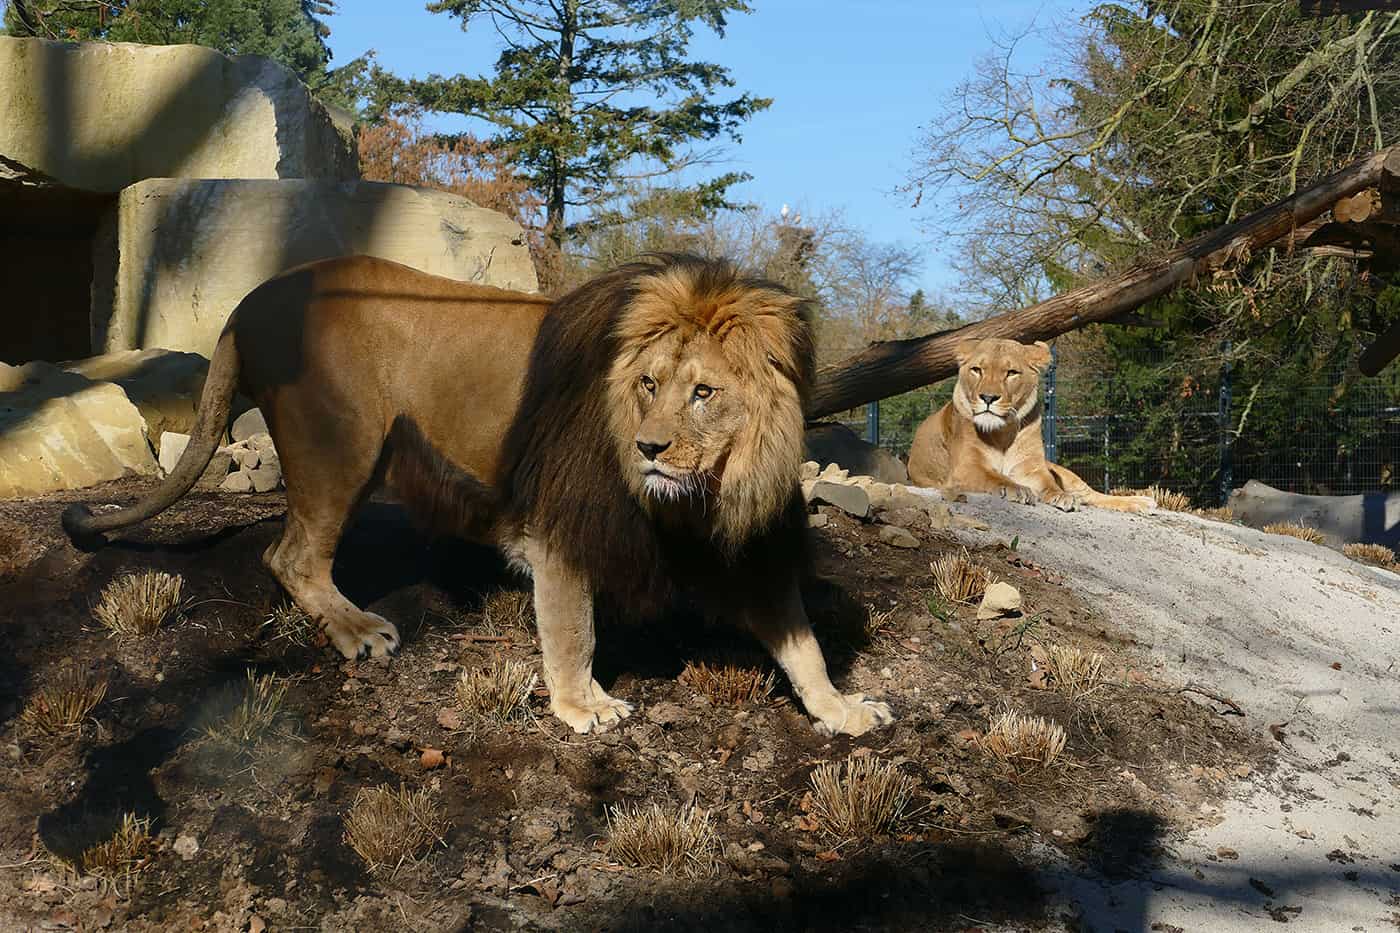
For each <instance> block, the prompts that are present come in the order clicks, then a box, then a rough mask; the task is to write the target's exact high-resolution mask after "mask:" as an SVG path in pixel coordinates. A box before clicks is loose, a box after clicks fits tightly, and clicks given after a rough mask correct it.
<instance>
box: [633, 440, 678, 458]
mask: <svg viewBox="0 0 1400 933" xmlns="http://www.w3.org/2000/svg"><path fill="white" fill-rule="evenodd" d="M670 446H671V442H670V441H667V442H666V443H664V444H653V443H651V442H650V441H637V449H638V450H640V451H641V452H642V456H643V457H646V458H647V459H648V460H655V459H656V455H657V454H659V453H661V452H662V451H663V450H665V449H666V448H667V447H670Z"/></svg>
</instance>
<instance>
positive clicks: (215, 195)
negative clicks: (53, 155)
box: [92, 178, 537, 357]
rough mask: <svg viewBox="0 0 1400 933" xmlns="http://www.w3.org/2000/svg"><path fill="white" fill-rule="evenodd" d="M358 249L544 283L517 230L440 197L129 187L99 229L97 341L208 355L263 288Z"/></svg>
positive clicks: (352, 184)
mask: <svg viewBox="0 0 1400 933" xmlns="http://www.w3.org/2000/svg"><path fill="white" fill-rule="evenodd" d="M356 253H363V254H366V255H370V256H377V257H379V258H382V259H389V260H394V261H396V262H402V263H404V264H405V265H411V266H413V267H415V268H417V269H421V270H423V271H424V272H429V273H432V274H434V275H443V276H447V277H448V278H454V279H458V280H461V281H472V282H481V283H483V284H486V285H495V286H499V287H501V288H512V289H519V290H523V291H534V290H535V289H536V287H537V282H536V278H535V270H534V266H533V264H532V263H531V260H530V251H529V248H528V247H527V246H526V245H525V238H524V235H523V233H522V231H521V229H520V227H519V225H517V224H516V223H515V222H514V221H512V220H510V219H509V218H508V217H506V216H505V215H504V214H499V213H497V212H495V211H492V210H487V209H486V208H482V207H477V206H476V205H475V204H473V203H472V202H470V201H468V200H466V199H465V198H461V197H458V196H456V195H452V194H447V193H445V192H442V191H433V190H429V189H426V188H410V187H407V186H403V185H389V184H381V183H378V182H365V181H349V182H334V181H308V180H281V181H258V180H240V181H226V180H199V179H174V178H152V179H148V180H146V181H142V182H139V183H137V184H134V185H131V186H130V187H128V188H126V189H125V190H123V191H122V193H121V195H120V197H119V199H118V203H117V206H116V208H115V209H114V210H113V211H112V212H111V213H110V214H109V215H108V216H107V218H106V219H105V220H104V221H103V223H102V226H101V229H100V230H99V232H98V235H97V239H96V244H95V248H94V257H95V259H94V265H95V269H94V278H93V290H92V292H93V300H92V308H93V311H92V345H93V347H94V348H96V349H97V350H98V351H100V352H106V353H109V352H112V351H116V350H130V349H136V348H142V347H165V348H168V349H173V350H187V351H193V352H195V353H199V354H202V355H203V356H206V357H208V356H210V355H212V354H213V352H214V344H215V342H216V341H217V340H218V336H219V332H220V331H221V330H222V329H223V326H224V322H225V321H226V320H227V319H228V316H229V313H230V312H232V311H233V309H234V308H235V307H236V306H237V304H238V302H239V301H241V300H242V299H243V297H244V296H245V295H246V294H247V293H248V292H250V291H252V290H253V289H254V288H256V287H257V286H258V285H259V284H261V283H262V282H264V281H266V280H267V279H269V278H271V277H272V276H274V275H276V274H277V273H279V272H282V271H284V270H286V269H289V268H291V267H293V266H297V265H300V264H302V263H306V262H310V261H312V260H316V259H325V258H329V257H333V256H348V255H353V254H356Z"/></svg>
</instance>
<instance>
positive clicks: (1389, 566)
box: [1342, 541, 1397, 570]
mask: <svg viewBox="0 0 1400 933" xmlns="http://www.w3.org/2000/svg"><path fill="white" fill-rule="evenodd" d="M1342 553H1343V554H1345V555H1346V556H1347V557H1350V558H1351V559H1352V560H1359V561H1361V562H1362V563H1363V564H1375V565H1376V566H1377V567H1384V568H1385V569H1386V570H1396V569H1397V567H1396V562H1395V552H1394V551H1392V550H1391V549H1390V548H1388V547H1386V546H1385V545H1384V544H1361V543H1359V542H1355V541H1353V542H1352V543H1351V544H1344V545H1342Z"/></svg>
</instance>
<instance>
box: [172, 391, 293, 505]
mask: <svg viewBox="0 0 1400 933" xmlns="http://www.w3.org/2000/svg"><path fill="white" fill-rule="evenodd" d="M229 434H230V436H231V437H232V438H233V440H232V443H230V444H227V445H225V446H223V447H220V448H219V449H218V450H217V451H216V452H215V454H214V459H213V461H212V462H211V463H210V464H209V467H208V469H206V470H205V471H204V476H203V477H202V478H201V483H208V484H216V485H217V486H218V488H219V489H221V490H223V491H224V492H271V491H272V490H274V489H276V488H278V487H279V486H281V485H282V461H281V460H280V459H278V456H277V448H276V447H275V446H273V443H272V435H271V434H269V433H268V430H267V422H266V421H264V420H263V416H262V412H260V411H258V410H257V409H256V408H253V409H250V410H249V411H246V412H244V413H243V414H241V415H239V416H238V417H237V418H236V419H234V422H233V427H232V429H231V430H230V431H229ZM189 442H190V436H189V435H188V434H180V433H177V432H175V431H166V432H165V433H164V434H162V435H161V436H160V466H161V469H162V470H164V471H165V472H166V473H167V474H168V473H170V472H171V471H172V470H174V469H175V465H176V464H177V463H179V461H180V455H181V454H183V453H184V452H185V447H187V446H188V445H189Z"/></svg>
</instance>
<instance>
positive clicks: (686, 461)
mask: <svg viewBox="0 0 1400 933" xmlns="http://www.w3.org/2000/svg"><path fill="white" fill-rule="evenodd" d="M637 369H638V372H637V377H636V382H635V385H634V389H633V391H635V392H636V393H637V398H638V401H639V403H640V405H641V410H642V423H641V426H640V427H639V428H638V429H637V435H636V461H635V465H636V469H638V470H639V471H641V474H642V477H643V488H644V489H645V491H646V494H647V495H648V496H650V497H652V498H654V499H657V500H660V501H674V500H677V499H680V498H683V497H689V496H695V495H702V494H704V493H705V492H714V491H715V490H716V489H717V487H718V484H719V481H720V479H721V477H722V475H723V472H724V466H725V460H726V459H727V457H728V454H729V451H730V448H731V447H732V446H733V443H734V438H735V435H737V434H738V433H739V430H740V429H741V428H742V427H743V425H744V423H745V421H746V420H747V418H748V412H747V409H746V405H745V399H744V392H743V387H742V386H741V380H740V379H739V378H738V377H737V374H736V373H735V372H734V370H733V369H732V368H731V367H730V366H729V365H728V363H727V362H726V361H725V358H724V355H723V354H722V353H721V352H720V348H719V345H718V343H717V342H716V341H715V339H714V338H712V337H710V336H708V335H705V334H701V335H698V336H693V337H691V338H690V339H688V340H682V339H681V338H679V337H672V338H668V339H664V340H660V341H658V342H657V343H656V344H654V345H653V346H652V347H650V348H649V349H648V351H647V352H646V353H645V354H643V356H642V357H641V359H639V360H638V361H637Z"/></svg>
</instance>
